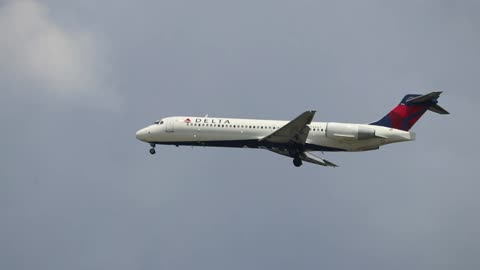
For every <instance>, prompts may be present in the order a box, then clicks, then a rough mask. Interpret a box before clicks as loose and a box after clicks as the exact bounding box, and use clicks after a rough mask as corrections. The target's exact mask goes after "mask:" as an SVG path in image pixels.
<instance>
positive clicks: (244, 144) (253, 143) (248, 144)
mask: <svg viewBox="0 0 480 270" xmlns="http://www.w3.org/2000/svg"><path fill="white" fill-rule="evenodd" d="M152 143H154V144H161V145H176V146H180V145H184V146H209V147H233V148H279V149H288V148H292V147H296V146H295V145H289V144H283V143H282V144H280V143H271V142H264V141H258V140H235V141H201V142H152ZM301 147H302V148H303V149H302V150H304V151H324V152H339V151H346V150H345V149H340V148H333V147H327V146H321V145H316V144H309V143H307V144H305V145H304V146H301Z"/></svg>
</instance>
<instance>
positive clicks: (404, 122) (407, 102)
mask: <svg viewBox="0 0 480 270" xmlns="http://www.w3.org/2000/svg"><path fill="white" fill-rule="evenodd" d="M441 93H442V92H432V93H430V94H427V95H423V96H422V95H406V96H405V97H404V98H403V99H402V101H401V102H400V104H399V105H398V106H397V107H395V108H393V110H392V111H391V112H389V113H388V114H387V115H385V116H384V117H383V118H382V119H380V120H379V121H377V122H374V123H371V124H370V125H376V126H384V127H390V128H395V129H401V130H405V131H408V130H410V128H412V127H413V125H415V123H416V122H417V121H418V119H420V117H422V115H423V114H424V113H425V112H426V111H427V110H431V111H434V112H436V113H440V114H448V112H447V111H446V110H444V109H443V108H442V107H440V106H439V105H437V102H438V101H437V99H438V97H439V96H440V94H441Z"/></svg>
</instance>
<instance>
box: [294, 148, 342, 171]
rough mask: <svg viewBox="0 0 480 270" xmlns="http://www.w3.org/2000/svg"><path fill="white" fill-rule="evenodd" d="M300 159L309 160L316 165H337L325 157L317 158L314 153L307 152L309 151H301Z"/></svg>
mask: <svg viewBox="0 0 480 270" xmlns="http://www.w3.org/2000/svg"><path fill="white" fill-rule="evenodd" d="M300 159H301V160H303V161H306V162H310V163H314V164H318V165H322V166H330V167H338V165H336V164H334V163H332V162H330V161H328V160H326V159H323V158H319V157H317V156H315V155H314V154H312V153H309V152H303V153H301V154H300Z"/></svg>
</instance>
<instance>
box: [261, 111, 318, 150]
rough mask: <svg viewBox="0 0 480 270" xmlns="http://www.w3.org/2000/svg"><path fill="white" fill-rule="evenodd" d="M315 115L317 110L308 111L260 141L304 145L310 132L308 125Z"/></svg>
mask: <svg viewBox="0 0 480 270" xmlns="http://www.w3.org/2000/svg"><path fill="white" fill-rule="evenodd" d="M314 115H315V111H306V112H304V113H302V114H301V115H299V116H298V117H297V118H295V119H293V120H292V121H290V122H288V124H286V125H285V126H283V127H281V128H279V129H278V130H276V131H275V132H273V133H272V134H270V135H268V136H266V137H264V138H262V139H261V140H260V141H267V142H272V143H294V144H300V145H304V144H305V141H306V140H307V136H308V132H310V128H309V127H308V125H309V124H310V123H311V122H312V119H313V116H314Z"/></svg>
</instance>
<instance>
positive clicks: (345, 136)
mask: <svg viewBox="0 0 480 270" xmlns="http://www.w3.org/2000/svg"><path fill="white" fill-rule="evenodd" d="M326 135H327V137H329V138H332V139H342V140H368V139H372V138H375V129H373V128H368V127H364V126H358V125H352V124H344V123H327V128H326Z"/></svg>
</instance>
